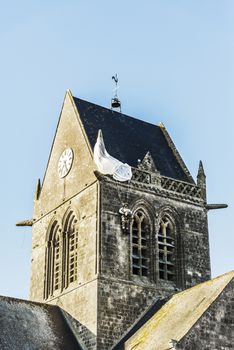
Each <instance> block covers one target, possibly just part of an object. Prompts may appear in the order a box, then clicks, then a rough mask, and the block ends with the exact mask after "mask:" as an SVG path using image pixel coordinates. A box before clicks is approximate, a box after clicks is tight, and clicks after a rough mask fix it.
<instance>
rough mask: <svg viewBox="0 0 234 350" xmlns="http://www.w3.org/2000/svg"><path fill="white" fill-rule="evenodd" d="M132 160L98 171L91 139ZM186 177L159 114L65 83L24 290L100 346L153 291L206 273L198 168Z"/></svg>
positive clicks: (155, 295) (103, 348)
mask: <svg viewBox="0 0 234 350" xmlns="http://www.w3.org/2000/svg"><path fill="white" fill-rule="evenodd" d="M99 130H102V134H103V138H104V141H105V145H106V149H107V150H108V152H109V153H110V154H111V156H113V157H115V158H116V159H118V160H119V161H121V162H123V163H127V164H129V165H130V166H131V167H132V172H133V177H132V179H131V180H130V181H127V182H120V181H118V180H115V179H114V178H113V177H112V176H109V175H103V174H101V173H100V172H99V171H98V169H97V167H96V165H95V163H94V161H93V148H94V145H95V142H96V139H97V135H98V131H99ZM202 171H203V168H201V165H200V168H199V175H198V182H197V184H196V183H195V182H194V180H193V179H192V177H191V175H190V173H189V171H188V169H187V168H186V166H185V164H184V162H183V160H182V158H181V157H180V155H179V153H178V151H177V150H176V147H175V145H174V144H173V142H172V140H171V139H170V136H169V134H168V132H167V130H166V129H165V127H164V126H163V125H162V124H161V125H160V126H155V125H152V124H149V123H146V122H143V121H141V120H137V119H135V118H132V117H129V116H126V115H123V114H122V113H118V112H114V111H112V110H109V109H107V108H104V107H101V106H97V105H95V104H92V103H89V102H86V101H83V100H81V99H78V98H75V97H73V96H72V94H71V92H70V91H68V92H67V93H66V96H65V99H64V103H63V107H62V111H61V115H60V119H59V123H58V126H57V130H56V134H55V138H54V141H53V145H52V148H51V152H50V156H49V160H48V164H47V168H46V172H45V176H44V180H43V182H42V184H40V183H38V186H37V189H36V193H35V199H34V216H33V222H32V224H33V242H32V270H31V287H30V299H31V300H35V301H40V302H44V303H51V304H57V305H58V306H60V307H61V308H62V309H64V310H65V311H66V312H68V313H69V314H71V315H72V316H73V317H74V318H75V319H76V320H77V321H78V322H79V324H80V326H81V327H82V330H83V333H82V334H83V340H84V343H85V344H86V346H87V348H88V349H100V350H107V349H110V348H111V346H112V345H113V344H114V343H115V341H117V340H118V339H119V338H120V337H121V336H122V335H123V333H124V332H125V331H126V330H127V329H128V328H129V327H130V326H131V325H132V324H133V323H134V322H135V320H136V319H137V318H138V317H139V316H140V315H141V314H142V313H143V312H144V311H145V310H146V308H147V307H149V306H150V305H151V304H152V303H153V302H155V301H156V300H158V299H159V298H160V297H163V296H167V295H169V294H172V293H174V292H175V291H176V290H181V289H185V288H187V287H190V286H193V285H194V284H196V283H199V282H202V281H204V280H207V279H209V278H210V260H209V242H208V228H207V210H206V191H205V174H204V171H203V173H202Z"/></svg>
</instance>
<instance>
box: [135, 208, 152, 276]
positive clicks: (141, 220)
mask: <svg viewBox="0 0 234 350" xmlns="http://www.w3.org/2000/svg"><path fill="white" fill-rule="evenodd" d="M131 239H132V274H133V275H138V276H146V277H147V276H148V274H149V261H148V260H149V258H148V256H149V252H148V241H149V222H148V220H147V218H146V216H145V214H144V212H143V211H141V210H138V211H137V212H136V213H135V214H134V218H133V223H132V238H131Z"/></svg>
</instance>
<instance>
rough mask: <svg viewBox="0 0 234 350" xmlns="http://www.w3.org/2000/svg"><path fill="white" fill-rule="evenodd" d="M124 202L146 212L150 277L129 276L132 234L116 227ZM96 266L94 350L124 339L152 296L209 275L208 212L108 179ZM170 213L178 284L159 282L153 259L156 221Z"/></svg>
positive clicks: (156, 261) (102, 185)
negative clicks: (174, 231)
mask: <svg viewBox="0 0 234 350" xmlns="http://www.w3.org/2000/svg"><path fill="white" fill-rule="evenodd" d="M124 202H128V203H129V208H130V209H132V210H133V211H134V209H137V208H144V209H145V211H147V213H148V214H149V216H150V220H151V231H152V240H151V242H152V245H153V249H152V255H151V257H150V261H151V264H150V265H151V277H149V278H148V277H140V276H136V275H132V273H131V243H130V235H129V234H124V233H123V232H122V230H121V225H120V214H119V209H120V207H121V206H122V204H123V203H124ZM101 208H102V210H101V230H100V235H101V236H100V242H101V243H100V268H99V274H100V276H101V277H103V278H101V280H100V282H99V285H98V332H97V333H98V344H99V347H98V349H102V350H105V349H110V345H112V344H113V342H115V341H116V340H117V339H118V338H119V337H120V335H122V334H123V333H124V332H125V331H126V330H127V329H128V327H129V326H131V325H132V323H133V322H134V321H135V320H136V318H137V317H139V316H140V314H141V313H142V312H143V311H144V310H145V308H146V307H147V306H148V305H149V304H151V303H152V302H153V301H154V300H155V299H156V298H158V297H164V296H167V295H169V294H172V293H174V292H175V290H176V289H185V288H187V287H190V286H193V285H195V284H197V283H200V282H202V281H205V280H207V279H209V277H210V259H209V244H208V228H207V216H206V211H205V210H204V207H203V206H202V205H198V204H197V203H194V204H193V203H192V201H191V200H187V201H186V199H185V200H178V199H175V198H173V196H172V195H171V196H170V194H167V195H165V193H163V195H162V193H155V192H153V191H151V190H150V189H148V190H145V189H141V188H136V187H129V186H128V185H121V184H119V183H118V184H117V183H114V182H112V181H105V182H102V184H101ZM168 210H169V211H170V212H171V213H172V214H173V213H174V215H175V217H176V222H177V226H178V227H177V265H178V266H177V282H176V283H174V282H169V281H164V280H160V279H159V271H158V257H157V232H158V218H159V216H160V215H161V213H162V212H164V211H165V212H166V211H168Z"/></svg>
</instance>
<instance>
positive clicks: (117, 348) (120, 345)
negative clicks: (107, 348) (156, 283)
mask: <svg viewBox="0 0 234 350" xmlns="http://www.w3.org/2000/svg"><path fill="white" fill-rule="evenodd" d="M167 301H168V298H167V299H166V298H165V299H158V300H156V301H155V302H154V303H153V304H152V305H151V306H150V307H149V308H148V310H147V311H146V312H144V313H143V315H142V316H141V317H140V318H139V319H138V320H137V321H136V322H135V323H134V325H133V326H132V327H130V328H129V330H128V331H127V332H126V333H125V335H124V336H123V337H122V338H121V339H120V340H119V341H118V342H117V343H116V344H115V345H114V346H113V348H112V349H111V350H124V349H125V347H124V344H125V343H126V341H127V340H128V339H129V338H131V336H132V335H133V334H135V333H136V332H137V331H138V329H140V328H141V327H142V326H143V325H144V324H145V323H146V322H147V321H148V320H149V319H150V318H151V317H152V316H153V315H154V314H155V313H156V312H157V311H158V310H160V309H161V307H162V306H163V305H164V304H165V303H166V302H167Z"/></svg>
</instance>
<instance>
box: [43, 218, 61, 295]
mask: <svg viewBox="0 0 234 350" xmlns="http://www.w3.org/2000/svg"><path fill="white" fill-rule="evenodd" d="M60 231H61V230H60V228H59V224H58V222H57V221H54V222H53V224H52V226H51V229H50V232H49V239H48V241H47V248H46V276H45V298H48V296H49V295H53V293H54V291H56V290H58V289H60V288H61V240H60Z"/></svg>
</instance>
